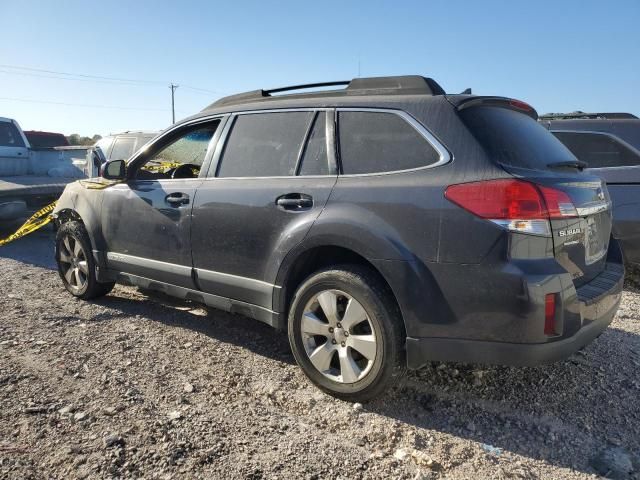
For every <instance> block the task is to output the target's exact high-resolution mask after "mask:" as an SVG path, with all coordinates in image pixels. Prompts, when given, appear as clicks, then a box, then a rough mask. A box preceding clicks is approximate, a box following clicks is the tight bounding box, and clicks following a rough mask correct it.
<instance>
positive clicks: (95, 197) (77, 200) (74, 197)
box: [52, 181, 105, 266]
mask: <svg viewBox="0 0 640 480" xmlns="http://www.w3.org/2000/svg"><path fill="white" fill-rule="evenodd" d="M81 182H82V181H76V182H73V183H70V184H69V185H67V187H66V188H65V189H64V192H62V195H61V196H60V198H59V199H58V201H57V202H56V208H55V209H54V210H53V213H52V216H53V218H54V221H55V222H56V225H57V226H59V225H60V223H63V222H65V221H68V220H73V219H79V220H80V221H81V222H82V223H83V224H84V226H85V228H86V229H87V233H88V234H89V239H90V240H91V245H92V248H93V250H94V256H96V255H95V252H96V251H98V252H101V251H104V249H105V243H104V237H103V236H102V228H101V222H100V211H101V208H102V199H103V197H104V189H89V188H87V187H85V186H83V184H82V183H81ZM98 257H99V256H97V258H96V260H97V261H98V262H99V264H100V265H101V266H103V265H102V259H101V258H98Z"/></svg>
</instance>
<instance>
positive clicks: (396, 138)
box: [338, 112, 440, 175]
mask: <svg viewBox="0 0 640 480" xmlns="http://www.w3.org/2000/svg"><path fill="white" fill-rule="evenodd" d="M338 131H339V140H340V161H341V163H342V173H343V174H347V175H348V174H362V173H383V172H392V171H397V170H409V169H412V168H420V167H425V166H427V165H431V164H434V163H436V162H437V161H438V160H440V154H439V153H438V152H437V151H436V150H435V149H434V148H433V146H431V144H430V143H429V142H428V141H427V140H426V139H425V138H424V137H423V136H422V135H421V134H420V133H418V131H417V130H416V129H415V128H413V126H411V125H410V124H409V123H407V122H406V121H405V120H404V119H403V118H402V117H400V116H398V115H396V114H395V113H381V112H339V113H338Z"/></svg>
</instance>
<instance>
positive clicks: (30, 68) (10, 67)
mask: <svg viewBox="0 0 640 480" xmlns="http://www.w3.org/2000/svg"><path fill="white" fill-rule="evenodd" d="M0 68H9V69H15V70H26V71H29V72H41V73H49V74H55V75H66V76H69V77H82V78H90V79H96V80H110V81H116V82H126V83H144V84H155V85H163V84H164V83H165V82H161V81H159V80H139V79H132V78H119V77H106V76H102V75H89V74H86V73H69V72H60V71H56V70H46V69H44V68H33V67H22V66H18V65H6V64H0Z"/></svg>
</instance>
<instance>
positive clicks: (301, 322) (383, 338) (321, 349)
mask: <svg viewBox="0 0 640 480" xmlns="http://www.w3.org/2000/svg"><path fill="white" fill-rule="evenodd" d="M404 341H405V335H404V329H403V326H402V319H401V316H400V312H399V310H398V307H397V304H396V302H395V299H394V298H393V296H392V295H391V293H390V292H389V291H388V288H387V287H386V285H384V283H383V282H382V280H381V279H380V278H379V276H378V275H377V274H376V273H375V272H373V271H372V270H369V269H367V268H363V267H360V266H355V265H353V266H344V267H342V266H341V267H335V268H331V269H328V270H325V271H321V272H318V273H316V274H314V275H312V276H311V277H309V278H308V279H307V280H305V281H304V282H303V283H302V285H301V286H300V287H299V288H298V290H297V291H296V293H295V296H294V298H293V302H292V305H291V309H290V312H289V342H290V344H291V348H292V350H293V354H294V356H295V358H296V361H297V362H298V364H299V365H300V367H301V368H302V370H303V371H304V373H305V375H306V376H307V377H308V378H309V379H310V380H311V381H312V382H313V383H314V384H315V385H316V386H318V387H319V388H320V389H322V390H323V391H325V392H327V393H329V394H331V395H333V396H335V397H338V398H341V399H343V400H349V401H359V402H364V401H368V400H371V399H373V398H374V397H376V396H378V395H380V394H381V393H382V392H383V391H384V390H386V389H387V388H389V387H390V386H392V385H393V384H394V383H395V382H396V381H397V380H398V379H399V378H401V377H402V375H403V373H404V371H405V358H404V348H403V346H404Z"/></svg>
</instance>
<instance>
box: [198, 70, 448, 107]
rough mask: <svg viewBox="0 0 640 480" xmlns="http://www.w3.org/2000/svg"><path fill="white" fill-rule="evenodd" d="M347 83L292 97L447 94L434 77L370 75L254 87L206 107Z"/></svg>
mask: <svg viewBox="0 0 640 480" xmlns="http://www.w3.org/2000/svg"><path fill="white" fill-rule="evenodd" d="M342 85H346V88H345V89H343V90H330V91H317V92H304V93H299V94H292V96H296V97H297V96H300V97H306V98H308V97H313V96H327V95H398V94H402V95H444V93H445V92H444V90H443V89H442V87H441V86H440V85H438V83H437V82H436V81H435V80H433V79H432V78H427V77H422V76H419V75H404V76H397V77H370V78H354V79H353V80H351V81H348V80H346V81H336V82H320V83H307V84H303V85H292V86H290V87H280V88H272V89H270V90H263V89H260V90H253V91H250V92H244V93H238V94H236V95H230V96H228V97H223V98H221V99H219V100H217V101H216V102H214V103H212V104H211V105H209V106H208V107H207V108H206V109H205V110H208V109H211V108H216V107H222V106H226V105H233V104H238V103H247V102H254V101H261V100H267V99H270V98H279V97H280V96H279V95H275V96H274V95H273V94H274V93H282V92H290V91H293V90H304V89H308V88H317V87H335V86H342Z"/></svg>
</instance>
